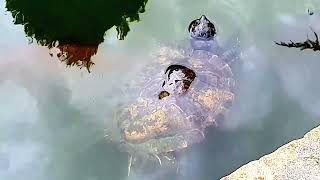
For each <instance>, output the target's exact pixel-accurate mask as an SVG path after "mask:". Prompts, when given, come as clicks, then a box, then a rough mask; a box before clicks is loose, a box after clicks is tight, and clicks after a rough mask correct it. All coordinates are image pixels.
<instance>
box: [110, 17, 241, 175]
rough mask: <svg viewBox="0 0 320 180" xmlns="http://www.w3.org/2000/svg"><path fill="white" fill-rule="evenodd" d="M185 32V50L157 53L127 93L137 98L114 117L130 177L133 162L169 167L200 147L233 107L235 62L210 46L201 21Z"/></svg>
mask: <svg viewBox="0 0 320 180" xmlns="http://www.w3.org/2000/svg"><path fill="white" fill-rule="evenodd" d="M188 32H189V40H188V41H189V44H187V45H185V47H182V46H175V47H168V46H165V47H162V48H161V49H160V50H159V52H158V54H157V55H156V56H155V61H154V62H153V63H151V65H150V66H146V67H145V68H143V69H142V70H141V72H140V74H139V75H138V77H139V80H137V81H135V86H131V89H128V90H127V93H132V92H139V93H138V95H137V97H136V98H135V99H134V101H131V102H130V103H128V104H126V105H124V106H123V107H122V108H121V109H120V110H119V111H118V112H117V113H116V118H117V123H118V128H119V131H120V134H121V145H120V146H121V148H122V149H124V150H125V151H126V152H128V153H129V154H130V157H131V158H130V161H129V164H130V166H129V171H130V167H131V164H132V157H136V158H137V157H143V158H144V159H154V160H157V161H158V162H159V163H160V164H163V160H168V161H169V162H171V161H174V159H175V156H176V154H177V153H178V152H181V151H183V150H184V149H186V148H187V147H189V146H191V145H192V144H195V143H199V142H201V141H202V140H203V139H204V138H205V130H206V128H207V127H210V126H212V127H214V126H217V119H219V118H221V117H223V115H224V114H225V113H226V112H227V111H228V109H229V108H230V106H231V105H232V102H233V101H234V98H235V94H234V86H235V80H234V78H233V72H232V69H231V67H230V65H229V64H228V62H230V60H229V59H230V58H233V59H235V58H236V56H235V55H233V56H230V54H232V53H230V51H228V50H226V51H223V50H222V49H223V48H222V47H220V46H219V44H217V42H215V41H216V40H215V36H216V28H215V26H214V24H213V23H212V22H211V21H210V20H209V19H208V18H207V17H206V16H205V15H202V16H201V17H200V18H198V19H195V20H193V21H192V22H191V23H190V25H189V27H188ZM226 58H227V59H228V61H225V60H224V59H226ZM231 61H232V60H231ZM134 88H135V90H132V89H134ZM149 157H151V158H149Z"/></svg>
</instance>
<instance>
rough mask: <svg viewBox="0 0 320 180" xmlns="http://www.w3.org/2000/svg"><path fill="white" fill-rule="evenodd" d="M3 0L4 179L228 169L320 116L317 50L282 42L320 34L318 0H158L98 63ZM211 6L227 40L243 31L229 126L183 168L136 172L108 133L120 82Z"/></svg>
mask: <svg viewBox="0 0 320 180" xmlns="http://www.w3.org/2000/svg"><path fill="white" fill-rule="evenodd" d="M0 7H1V8H0V32H1V33H0V39H1V41H0V54H1V60H0V102H1V103H0V127H1V130H0V139H1V141H0V179H7V180H20V179H21V180H22V179H32V180H51V179H52V180H53V179H54V180H57V179H59V180H106V179H108V180H109V179H110V180H117V179H119V180H122V179H129V180H130V179H178V178H180V179H201V180H202V179H203V180H206V179H208V180H209V179H218V178H220V177H222V176H225V175H227V174H229V173H231V172H232V171H234V170H235V169H236V168H238V167H239V166H241V165H243V164H244V163H246V162H248V161H251V160H254V159H257V158H259V157H260V156H262V155H264V154H267V153H270V152H272V151H273V150H275V149H276V148H277V147H279V146H280V145H282V144H285V143H286V142H288V141H290V140H292V139H295V138H299V137H301V136H302V135H303V134H304V133H305V132H307V131H308V130H310V129H311V128H312V127H314V126H317V125H319V123H320V110H319V109H320V93H319V92H320V91H319V90H320V84H319V83H318V80H319V78H318V77H319V75H320V74H319V70H318V69H319V67H320V58H319V57H320V56H319V55H320V54H319V52H313V51H308V50H306V51H299V50H297V49H289V48H285V47H280V46H276V45H275V44H274V41H280V40H282V41H288V40H290V39H291V40H295V41H304V40H306V38H307V35H308V36H309V37H310V38H311V39H312V38H313V36H312V31H311V30H310V27H312V28H313V30H314V31H316V32H319V33H320V25H319V24H320V12H319V10H320V1H317V0H313V1H312V0H310V1H307V0H304V1H303V0H283V1H281V2H280V1H277V0H274V1H263V0H259V1H257V0H249V1H248V0H224V1H217V0H203V1H200V2H196V1H192V0H163V1H156V0H149V2H148V3H147V5H146V12H145V13H143V14H141V15H140V19H141V21H140V22H133V23H130V28H131V31H130V32H129V34H128V36H127V37H126V38H125V40H123V41H119V40H117V33H116V29H115V28H112V29H111V30H109V31H107V33H106V35H105V40H104V42H103V43H101V44H100V45H99V50H98V53H97V54H96V55H95V56H93V57H92V60H93V61H94V62H95V65H94V66H93V67H92V69H91V73H90V74H89V73H88V72H87V71H86V70H85V69H81V70H79V69H78V68H77V67H72V68H66V67H65V66H66V65H65V64H63V63H61V62H60V61H58V59H57V58H56V57H51V56H50V55H49V50H48V49H47V48H46V47H43V46H40V45H37V44H36V43H32V44H28V38H26V37H25V36H26V35H25V33H24V29H23V26H22V25H14V24H13V23H12V16H11V13H10V12H6V9H5V2H1V6H0ZM308 8H309V9H310V10H312V11H314V15H312V16H310V15H308V14H307V9H308ZM202 14H205V15H207V17H209V18H210V19H212V20H213V21H214V22H215V24H216V27H217V29H218V34H219V38H221V39H222V40H226V39H228V37H230V36H231V35H232V34H233V33H235V32H240V40H241V46H242V48H243V49H244V50H243V58H242V61H243V63H240V64H239V65H238V66H237V67H234V71H235V75H236V80H237V90H236V93H237V99H236V102H235V104H234V106H233V107H232V108H231V111H230V114H228V115H227V117H226V119H225V121H224V123H223V125H222V126H221V127H220V128H219V129H210V130H208V132H207V138H206V140H205V141H204V142H202V143H201V144H198V145H195V146H193V147H192V148H190V149H188V151H187V152H185V154H184V155H183V157H182V158H181V160H180V170H181V172H182V174H183V175H182V176H181V177H176V176H175V175H166V174H164V173H163V172H162V171H161V170H159V171H155V172H154V173H152V174H138V175H136V174H133V175H132V176H130V177H129V178H128V177H127V165H128V155H127V154H126V153H124V152H121V151H119V149H118V148H117V146H116V144H114V143H112V142H113V141H110V139H113V140H116V138H117V137H116V136H114V134H113V130H114V121H112V113H113V111H114V110H115V107H116V105H117V103H119V102H120V101H121V98H123V97H122V96H119V93H118V90H119V88H121V87H122V86H123V84H125V83H126V82H128V81H130V80H132V79H134V72H135V70H136V67H137V66H138V65H141V64H145V63H148V62H149V61H150V59H151V58H150V57H151V56H150V53H152V52H154V51H156V49H157V48H158V45H159V43H170V42H173V41H175V40H182V39H184V38H186V37H187V31H186V29H187V26H188V25H189V22H190V21H191V20H193V19H195V18H198V17H199V16H200V15H202ZM105 18H108V17H105ZM88 26H90V25H89V24H88ZM105 135H108V136H107V137H104V136H105ZM159 169H160V168H159Z"/></svg>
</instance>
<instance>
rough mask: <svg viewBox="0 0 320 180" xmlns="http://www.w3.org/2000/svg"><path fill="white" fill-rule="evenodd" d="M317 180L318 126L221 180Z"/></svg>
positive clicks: (319, 161)
mask: <svg viewBox="0 0 320 180" xmlns="http://www.w3.org/2000/svg"><path fill="white" fill-rule="evenodd" d="M231 179H232V180H233V179H237V180H238V179H239V180H242V179H243V180H244V179H245V180H250V179H254V180H280V179H281V180H282V179H288V180H289V179H297V180H300V179H308V180H320V126H318V127H317V128H315V129H313V130H311V131H310V132H308V133H307V134H305V136H304V137H303V138H301V139H298V140H294V141H292V142H290V143H288V144H286V145H284V146H282V147H280V148H279V149H277V150H276V151H274V152H273V153H271V154H268V155H265V156H263V157H262V158H260V159H259V160H255V161H252V162H249V163H248V164H246V165H244V166H242V167H240V168H239V169H238V170H236V171H235V172H233V173H232V174H230V175H228V176H226V177H224V178H222V180H231Z"/></svg>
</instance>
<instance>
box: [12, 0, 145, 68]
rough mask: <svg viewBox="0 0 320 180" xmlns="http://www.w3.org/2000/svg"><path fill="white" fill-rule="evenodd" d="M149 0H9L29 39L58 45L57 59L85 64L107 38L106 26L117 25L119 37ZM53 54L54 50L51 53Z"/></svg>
mask: <svg viewBox="0 0 320 180" xmlns="http://www.w3.org/2000/svg"><path fill="white" fill-rule="evenodd" d="M147 1H148V0H135V1H130V0H108V1H104V0H92V1H63V0H47V1H40V0H29V1H23V0H7V1H6V8H7V10H8V11H10V12H11V13H12V17H13V18H14V20H13V21H14V24H19V25H23V26H24V31H25V33H26V35H27V37H28V38H29V39H30V42H33V40H34V39H35V40H36V41H37V43H38V44H40V45H42V46H46V47H48V48H49V49H53V48H57V49H58V50H59V52H58V53H56V56H57V57H58V59H59V60H60V61H62V62H64V63H66V65H67V66H79V67H80V68H82V67H85V68H87V70H88V71H89V72H90V67H91V66H92V65H94V63H93V62H92V61H91V57H92V56H93V55H95V54H96V53H97V51H98V46H99V44H100V43H102V42H103V41H104V35H105V32H106V31H107V30H109V29H110V28H112V27H113V26H115V27H116V30H117V33H118V35H117V36H118V39H119V40H123V39H124V38H125V37H126V36H127V34H128V32H129V31H130V28H129V22H133V21H139V20H140V18H139V14H140V13H143V12H145V6H146V3H147ZM50 55H51V56H53V53H50Z"/></svg>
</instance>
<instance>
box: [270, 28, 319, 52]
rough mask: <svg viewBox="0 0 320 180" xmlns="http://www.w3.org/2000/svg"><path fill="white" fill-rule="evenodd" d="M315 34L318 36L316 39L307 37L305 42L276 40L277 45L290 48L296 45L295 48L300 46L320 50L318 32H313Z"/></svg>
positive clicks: (302, 48)
mask: <svg viewBox="0 0 320 180" xmlns="http://www.w3.org/2000/svg"><path fill="white" fill-rule="evenodd" d="M313 34H314V36H315V37H316V39H315V40H310V39H309V38H307V40H306V41H304V42H293V41H291V40H290V43H286V42H282V41H281V42H280V43H278V42H275V43H276V44H277V45H280V46H285V47H288V48H291V47H295V48H300V50H305V49H312V50H313V51H320V43H319V38H318V35H317V33H316V32H313Z"/></svg>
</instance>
